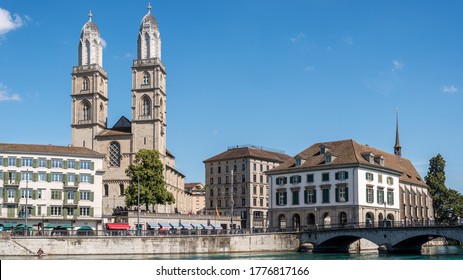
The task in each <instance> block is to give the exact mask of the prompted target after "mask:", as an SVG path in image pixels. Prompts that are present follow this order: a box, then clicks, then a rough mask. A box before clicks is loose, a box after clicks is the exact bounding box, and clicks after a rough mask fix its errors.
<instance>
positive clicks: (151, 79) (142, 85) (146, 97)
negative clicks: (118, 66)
mask: <svg viewBox="0 0 463 280" xmlns="http://www.w3.org/2000/svg"><path fill="white" fill-rule="evenodd" d="M137 49H138V50H137V59H136V60H134V61H133V65H132V95H131V96H132V119H131V120H128V119H127V118H125V117H121V118H120V119H119V120H118V121H117V123H116V124H115V125H114V126H113V127H111V128H110V127H108V123H107V120H108V100H109V97H108V76H107V73H106V70H105V69H104V68H103V42H102V39H101V37H100V32H99V29H98V26H97V25H96V24H95V23H94V22H93V19H92V14H91V12H90V13H89V20H88V22H87V23H85V24H84V26H83V28H82V31H81V34H80V43H79V50H78V53H79V55H78V65H77V66H75V67H73V71H72V95H71V97H72V125H71V127H72V145H73V146H77V147H86V148H89V149H92V150H94V151H97V152H100V153H102V154H104V155H106V157H105V164H104V165H105V174H104V175H103V187H104V190H103V195H104V197H103V208H104V212H105V213H106V214H109V213H111V212H112V210H113V209H114V208H116V207H118V206H122V207H124V206H125V202H124V191H125V188H126V187H127V186H128V184H129V181H130V178H128V177H127V176H126V175H125V169H126V168H127V167H128V166H129V165H130V164H131V163H132V161H133V160H134V159H135V157H134V155H135V153H137V152H138V151H139V150H141V149H156V150H158V151H159V153H160V156H161V160H162V162H163V163H164V167H165V168H164V172H165V174H164V178H165V181H166V185H167V188H168V190H169V191H170V192H172V193H173V194H174V197H175V198H176V205H173V206H164V207H165V209H159V211H160V212H171V211H174V210H177V211H180V212H181V211H183V210H185V211H187V209H186V208H187V204H188V203H187V197H186V196H187V194H186V193H185V192H184V178H185V176H184V175H183V174H181V173H179V172H178V171H176V170H175V158H174V156H173V155H172V154H170V153H169V151H168V150H167V148H166V71H165V68H164V65H163V64H162V61H161V36H160V32H159V27H158V24H157V22H156V19H155V17H154V16H153V15H152V14H151V6H150V5H149V6H148V13H147V14H146V15H145V16H144V17H143V19H142V21H141V24H140V29H139V32H138V42H137ZM160 207H162V206H160ZM168 208H170V209H168Z"/></svg>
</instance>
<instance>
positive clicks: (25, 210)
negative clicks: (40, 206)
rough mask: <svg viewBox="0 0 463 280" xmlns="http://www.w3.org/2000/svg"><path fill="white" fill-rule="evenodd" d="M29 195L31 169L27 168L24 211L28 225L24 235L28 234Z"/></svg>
mask: <svg viewBox="0 0 463 280" xmlns="http://www.w3.org/2000/svg"><path fill="white" fill-rule="evenodd" d="M28 196H29V169H26V206H25V207H24V212H25V215H26V226H25V227H24V230H25V231H24V235H27V214H28V209H27V197H28Z"/></svg>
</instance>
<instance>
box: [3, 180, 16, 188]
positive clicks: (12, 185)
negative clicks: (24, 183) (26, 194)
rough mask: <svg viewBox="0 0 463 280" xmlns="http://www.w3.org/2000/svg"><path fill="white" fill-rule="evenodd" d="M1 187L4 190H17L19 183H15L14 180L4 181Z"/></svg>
mask: <svg viewBox="0 0 463 280" xmlns="http://www.w3.org/2000/svg"><path fill="white" fill-rule="evenodd" d="M3 186H4V188H19V181H18V182H16V181H14V180H4V181H3Z"/></svg>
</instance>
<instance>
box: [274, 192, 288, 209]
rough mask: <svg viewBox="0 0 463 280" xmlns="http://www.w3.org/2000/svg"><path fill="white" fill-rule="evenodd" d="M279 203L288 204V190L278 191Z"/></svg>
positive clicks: (280, 204)
mask: <svg viewBox="0 0 463 280" xmlns="http://www.w3.org/2000/svg"><path fill="white" fill-rule="evenodd" d="M276 202H277V205H279V206H282V205H286V192H277V200H276Z"/></svg>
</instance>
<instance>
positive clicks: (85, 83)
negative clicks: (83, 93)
mask: <svg viewBox="0 0 463 280" xmlns="http://www.w3.org/2000/svg"><path fill="white" fill-rule="evenodd" d="M88 85H89V80H88V78H87V77H84V80H83V81H82V90H88Z"/></svg>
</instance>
